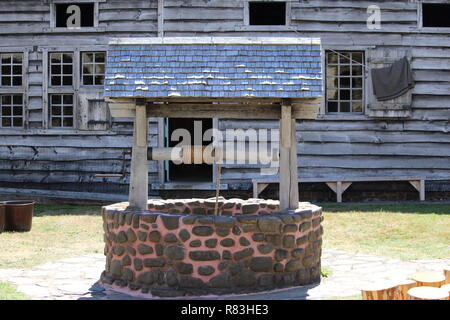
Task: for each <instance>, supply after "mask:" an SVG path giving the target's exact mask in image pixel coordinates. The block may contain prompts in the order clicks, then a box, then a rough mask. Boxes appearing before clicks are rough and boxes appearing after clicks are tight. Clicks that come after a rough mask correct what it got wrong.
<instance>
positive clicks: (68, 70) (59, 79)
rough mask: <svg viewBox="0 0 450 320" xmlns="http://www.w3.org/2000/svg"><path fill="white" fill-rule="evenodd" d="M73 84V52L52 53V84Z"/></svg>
mask: <svg viewBox="0 0 450 320" xmlns="http://www.w3.org/2000/svg"><path fill="white" fill-rule="evenodd" d="M72 84H73V53H70V52H65V53H55V52H53V53H50V85H51V86H71V85H72Z"/></svg>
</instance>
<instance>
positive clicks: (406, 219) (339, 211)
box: [323, 204, 450, 260]
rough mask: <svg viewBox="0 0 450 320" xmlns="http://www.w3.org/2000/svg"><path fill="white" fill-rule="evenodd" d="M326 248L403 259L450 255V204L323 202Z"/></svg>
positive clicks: (324, 243)
mask: <svg viewBox="0 0 450 320" xmlns="http://www.w3.org/2000/svg"><path fill="white" fill-rule="evenodd" d="M323 209H324V216H325V220H324V222H323V228H324V236H323V246H324V248H325V249H339V250H346V251H351V252H360V253H368V254H374V255H379V256H385V257H392V258H396V259H401V260H413V259H440V258H449V257H450V205H448V204H447V205H446V204H442V205H441V204H404V205H366V204H364V205H356V204H353V205H338V204H336V205H334V204H333V205H323Z"/></svg>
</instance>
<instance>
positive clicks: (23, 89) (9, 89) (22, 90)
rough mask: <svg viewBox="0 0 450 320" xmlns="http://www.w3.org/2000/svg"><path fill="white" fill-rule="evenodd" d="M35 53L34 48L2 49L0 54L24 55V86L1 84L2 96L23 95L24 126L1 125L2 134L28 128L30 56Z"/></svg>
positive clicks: (19, 131)
mask: <svg viewBox="0 0 450 320" xmlns="http://www.w3.org/2000/svg"><path fill="white" fill-rule="evenodd" d="M30 51H33V50H32V47H29V46H24V47H0V54H4V53H11V54H14V53H20V54H22V85H20V86H2V85H1V82H0V95H15V94H20V95H22V117H23V121H22V126H21V127H3V126H2V125H1V123H0V132H1V133H2V134H6V133H8V132H9V133H22V132H24V130H26V129H27V127H28V117H29V115H28V113H29V111H28V91H27V88H28V76H27V72H26V71H27V70H28V61H29V59H28V56H29V52H30Z"/></svg>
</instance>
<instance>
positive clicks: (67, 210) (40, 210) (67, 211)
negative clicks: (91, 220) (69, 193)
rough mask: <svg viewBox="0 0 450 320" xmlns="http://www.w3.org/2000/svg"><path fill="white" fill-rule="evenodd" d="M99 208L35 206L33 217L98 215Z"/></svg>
mask: <svg viewBox="0 0 450 320" xmlns="http://www.w3.org/2000/svg"><path fill="white" fill-rule="evenodd" d="M101 208H102V207H101V206H74V205H36V206H35V208H34V214H33V215H34V216H36V217H43V216H64V215H90V216H98V215H100V210H101Z"/></svg>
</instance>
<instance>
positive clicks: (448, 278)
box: [444, 266, 450, 283]
mask: <svg viewBox="0 0 450 320" xmlns="http://www.w3.org/2000/svg"><path fill="white" fill-rule="evenodd" d="M444 275H445V283H450V266H449V267H446V268H445V269H444Z"/></svg>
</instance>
